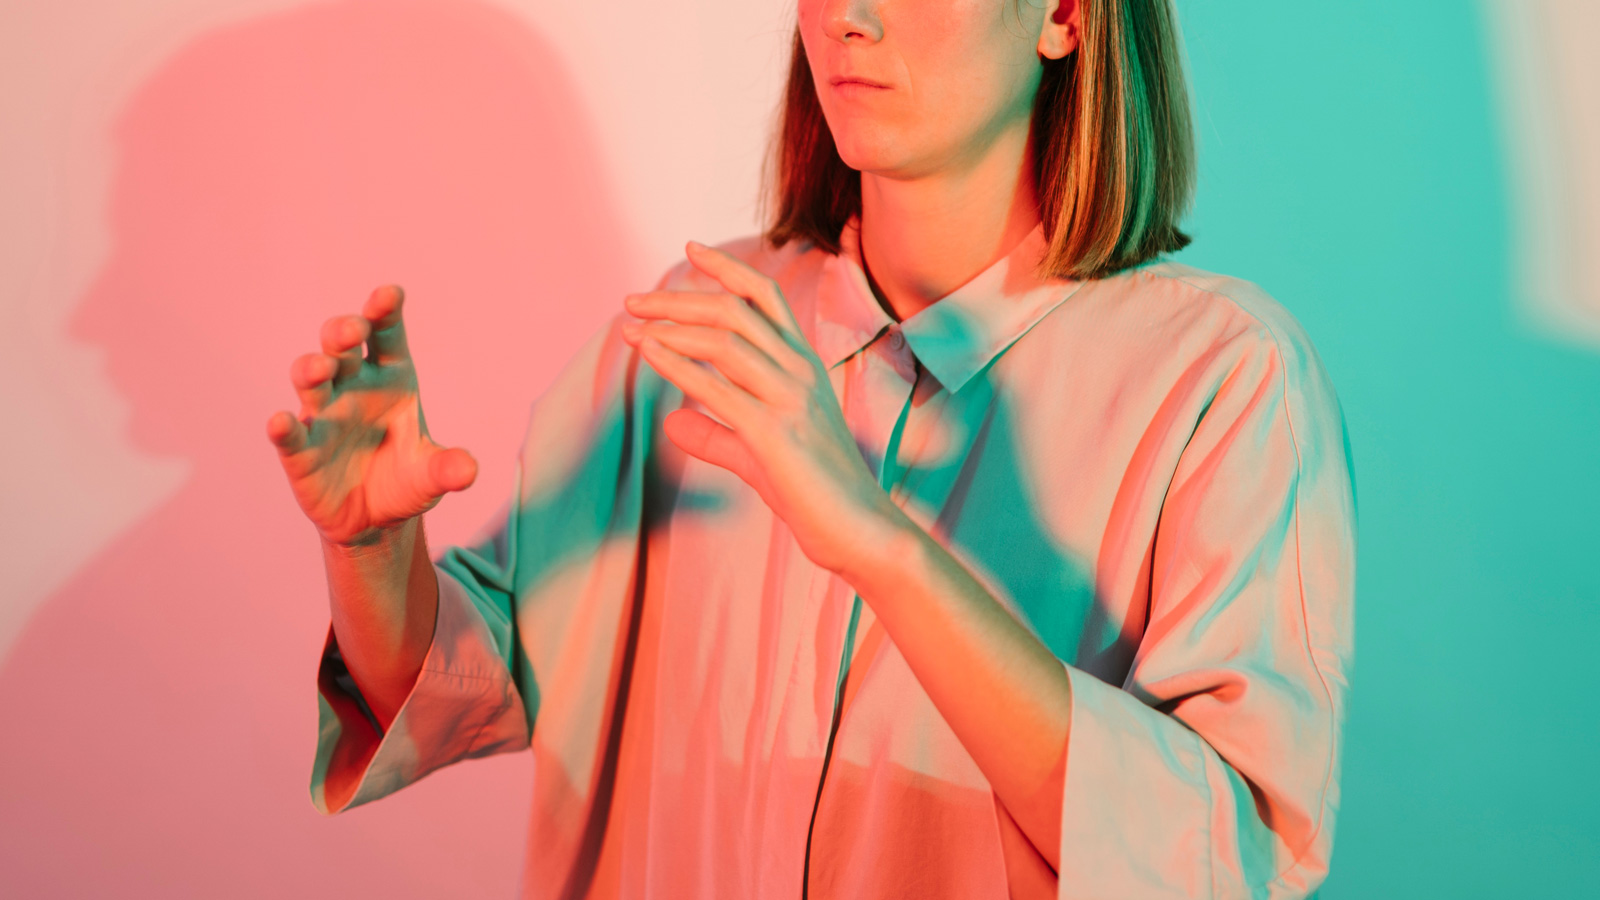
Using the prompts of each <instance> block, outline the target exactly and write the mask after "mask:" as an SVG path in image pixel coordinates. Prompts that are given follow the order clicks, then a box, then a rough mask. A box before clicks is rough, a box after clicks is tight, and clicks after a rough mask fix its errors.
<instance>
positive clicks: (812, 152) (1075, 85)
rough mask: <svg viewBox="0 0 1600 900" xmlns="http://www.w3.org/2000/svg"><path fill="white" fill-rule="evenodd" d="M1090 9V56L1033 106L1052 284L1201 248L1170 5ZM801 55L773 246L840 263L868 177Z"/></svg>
mask: <svg viewBox="0 0 1600 900" xmlns="http://www.w3.org/2000/svg"><path fill="white" fill-rule="evenodd" d="M1078 2H1080V3H1082V5H1083V12H1082V19H1083V34H1082V39H1081V40H1080V42H1079V45H1078V49H1077V51H1076V52H1074V53H1071V54H1068V55H1067V56H1066V57H1065V58H1063V59H1047V60H1044V61H1043V62H1044V72H1043V74H1042V75H1041V77H1040V82H1039V93H1038V95H1037V96H1036V97H1035V98H1034V102H1033V123H1032V129H1031V141H1032V155H1033V159H1034V190H1035V193H1036V195H1037V197H1038V200H1039V215H1040V218H1041V219H1042V221H1043V223H1044V234H1045V239H1046V240H1047V241H1048V242H1049V246H1050V249H1049V251H1048V252H1047V253H1046V255H1045V258H1044V261H1043V262H1042V263H1041V265H1040V268H1041V272H1040V274H1041V275H1047V276H1055V277H1063V278H1096V277H1100V276H1102V275H1108V274H1110V273H1112V272H1116V271H1118V270H1120V269H1125V268H1128V267H1129V266H1136V265H1138V264H1140V263H1143V262H1146V261H1148V260H1150V259H1151V258H1153V257H1155V256H1156V255H1158V254H1160V253H1169V252H1172V251H1175V250H1179V249H1182V248H1183V247H1184V246H1186V245H1187V244H1188V243H1189V236H1188V235H1186V234H1184V233H1183V232H1182V231H1180V230H1179V229H1178V219H1179V217H1180V216H1182V214H1183V212H1184V210H1185V209H1186V208H1187V207H1188V204H1189V198H1190V196H1191V194H1192V193H1193V190H1194V134H1193V131H1192V130H1191V125H1190V120H1189V97H1188V90H1187V88H1186V87H1185V84H1184V76H1183V63H1182V59H1181V49H1180V45H1179V39H1178V28H1177V17H1176V15H1175V14H1174V12H1173V10H1172V6H1171V0H1078ZM791 54H792V55H791V58H790V62H789V84H788V87H787V89H786V90H785V94H784V102H783V108H782V119H781V122H780V124H779V127H778V133H777V139H776V141H775V142H774V147H773V151H774V152H773V155H772V158H771V160H770V161H769V167H770V168H769V172H770V176H769V178H768V179H767V182H768V190H769V191H771V192H772V197H773V199H775V200H776V201H777V202H776V215H775V216H774V217H773V221H772V224H771V226H770V227H769V228H768V229H767V232H766V238H767V240H768V241H770V242H772V243H773V244H774V245H777V246H782V245H783V244H785V243H787V242H789V241H791V240H795V239H797V238H798V239H803V240H808V241H811V242H812V243H813V244H815V245H817V246H819V247H822V248H824V249H826V250H828V251H829V252H832V253H837V252H839V232H840V230H841V229H843V228H844V225H845V222H847V221H848V220H849V219H850V217H851V216H853V215H857V214H859V213H860V211H861V173H860V172H857V171H855V170H854V169H851V168H850V167H849V166H846V165H845V164H844V160H843V159H841V158H840V157H839V151H838V150H837V149H836V148H835V147H834V143H833V134H832V133H831V132H830V131H829V130H828V123H827V121H826V120H825V119H824V118H823V116H822V105H821V103H819V102H818V100H817V92H816V85H815V84H814V83H813V81H812V77H811V65H810V63H809V62H807V60H806V52H805V47H804V45H802V44H801V42H800V30H799V29H798V28H796V29H795V33H794V44H793V49H792V51H791Z"/></svg>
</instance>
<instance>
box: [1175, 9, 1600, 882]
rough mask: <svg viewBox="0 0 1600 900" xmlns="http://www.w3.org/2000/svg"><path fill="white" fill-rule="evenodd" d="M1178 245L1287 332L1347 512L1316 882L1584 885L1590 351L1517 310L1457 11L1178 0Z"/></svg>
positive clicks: (1599, 354) (1597, 427)
mask: <svg viewBox="0 0 1600 900" xmlns="http://www.w3.org/2000/svg"><path fill="white" fill-rule="evenodd" d="M1179 7H1180V13H1181V15H1182V18H1183V27H1184V32H1185V36H1186V40H1187V44H1188V52H1189V56H1190V64H1191V71H1192V74H1193V86H1194V91H1195V94H1196V97H1197V117H1196V124H1197V129H1198V133H1199V141H1200V190H1199V196H1198V200H1197V204H1196V207H1195V213H1194V215H1193V216H1192V217H1191V219H1190V220H1189V223H1190V226H1191V230H1192V233H1193V234H1194V236H1195V243H1194V246H1193V247H1192V248H1190V249H1189V250H1187V251H1185V252H1184V253H1183V254H1182V255H1181V257H1180V259H1181V260H1182V261H1184V262H1187V263H1190V264H1192V265H1196V266H1200V267H1203V268H1208V269H1214V270H1218V271H1223V272H1227V273H1229V274H1233V275H1238V276H1241V277H1244V278H1247V279H1249V280H1251V281H1255V282H1257V283H1258V284H1260V285H1262V286H1263V287H1264V288H1266V289H1267V290H1268V291H1269V292H1270V293H1272V294H1273V295H1275V296H1276V297H1277V298H1278V299H1280V300H1281V301H1283V302H1284V304H1285V305H1287V306H1288V307H1289V309H1291V310H1292V311H1293V312H1294V313H1295V314H1296V315H1297V316H1298V317H1299V318H1300V320H1301V321H1302V322H1303V323H1304V324H1305V326H1306V328H1307V330H1308V331H1309V332H1310V334H1311V336H1312V338H1313V340H1314V341H1315V342H1316V345H1317V347H1318V349H1319V350H1320V351H1321V354H1322V356H1323V359H1324V361H1325V362H1326V364H1327V366H1328V369H1329V371H1330V372H1331V373H1332V375H1333V379H1334V383H1335V385H1336V386H1337V388H1338V390H1339V394H1340V397H1341V399H1342V401H1343V404H1344V409H1345V413H1346V415H1347V417H1348V421H1349V429H1350V436H1351V444H1352V448H1353V451H1354V456H1355V470H1356V480H1357V495H1358V498H1359V512H1360V555H1359V579H1358V591H1357V619H1356V665H1355V672H1354V682H1353V683H1354V689H1353V693H1352V699H1351V710H1350V719H1349V726H1348V730H1347V732H1346V745H1345V765H1344V781H1343V783H1344V798H1343V804H1342V805H1343V810H1342V813H1341V816H1340V821H1339V831H1338V839H1337V842H1336V845H1335V851H1334V859H1333V873H1332V876H1331V877H1330V878H1329V880H1328V883H1327V886H1326V887H1325V889H1324V891H1323V893H1322V895H1321V896H1323V897H1324V898H1330V900H1343V898H1388V897H1406V898H1411V897H1415V898H1433V897H1441V898H1443V897H1448V898H1455V900H1460V898H1476V897H1483V898H1507V897H1579V896H1595V895H1596V893H1595V892H1596V891H1597V890H1600V888H1597V887H1596V886H1597V885H1600V852H1597V848H1600V775H1597V774H1596V765H1597V762H1600V690H1597V688H1596V682H1597V681H1600V675H1597V673H1596V665H1595V662H1594V661H1595V659H1596V657H1597V655H1600V654H1597V652H1596V645H1597V644H1600V348H1597V349H1595V350H1593V351H1585V350H1583V349H1578V348H1575V347H1573V346H1569V345H1562V344H1558V343H1556V342H1555V341H1552V340H1549V339H1547V338H1544V337H1541V336H1539V335H1537V334H1535V333H1533V332H1532V331H1531V330H1530V329H1529V328H1528V327H1526V326H1524V325H1522V324H1521V323H1520V319H1519V317H1518V314H1517V311H1516V309H1515V306H1514V303H1515V300H1514V292H1513V290H1512V286H1511V284H1510V278H1511V277H1512V275H1511V272H1512V267H1511V260H1510V254H1511V246H1512V243H1511V234H1510V231H1509V228H1510V225H1509V222H1508V212H1509V210H1510V209H1511V205H1510V198H1509V197H1508V196H1507V194H1506V192H1507V190H1508V189H1509V183H1510V181H1509V179H1508V177H1507V173H1506V172H1505V170H1504V164H1505V160H1504V158H1503V153H1502V150H1501V148H1502V141H1501V136H1500V134H1499V133H1498V129H1499V128H1500V117H1499V114H1498V111H1497V109H1496V107H1495V105H1494V104H1495V99H1494V98H1495V93H1494V91H1493V90H1492V85H1491V83H1490V80H1489V79H1490V78H1491V77H1492V71H1491V69H1490V66H1489V61H1488V59H1487V55H1486V52H1487V47H1488V46H1489V44H1488V41H1487V38H1486V35H1485V34H1484V33H1483V29H1484V28H1485V27H1486V26H1485V23H1484V21H1483V19H1482V18H1481V17H1480V9H1479V6H1478V4H1475V3H1464V2H1461V0H1431V2H1419V0H1411V2H1394V0H1387V2H1373V0H1364V2H1342V3H1319V4H1305V3H1284V2H1281V0H1272V2H1268V0H1227V2H1221V0H1192V2H1181V3H1180V4H1179Z"/></svg>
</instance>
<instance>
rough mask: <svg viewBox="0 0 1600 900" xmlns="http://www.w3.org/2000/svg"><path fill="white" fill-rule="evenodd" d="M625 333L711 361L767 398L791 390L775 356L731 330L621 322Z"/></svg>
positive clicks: (630, 337)
mask: <svg viewBox="0 0 1600 900" xmlns="http://www.w3.org/2000/svg"><path fill="white" fill-rule="evenodd" d="M622 334H623V336H624V337H625V338H626V339H627V340H628V342H629V343H635V344H636V343H638V342H639V341H641V340H643V339H644V338H645V337H646V336H648V337H652V338H655V339H656V340H658V341H660V342H661V343H663V344H665V345H666V346H667V347H669V348H671V349H673V350H676V351H677V352H678V353H680V354H682V355H683V356H686V357H688V358H689V359H697V360H701V361H703V362H708V363H710V364H711V365H713V366H715V367H716V369H717V371H718V372H721V373H722V377H724V378H726V379H728V380H729V381H731V382H733V383H734V384H735V385H736V386H738V387H741V388H743V389H744V390H746V391H748V392H749V393H750V394H751V395H753V396H755V397H756V398H757V399H759V400H762V401H764V402H767V403H773V402H777V401H778V400H780V399H781V398H783V397H785V396H787V394H788V393H789V391H788V387H789V384H790V382H789V380H788V379H787V377H786V376H787V373H785V372H784V371H783V370H782V369H780V368H778V364H777V363H775V362H773V361H772V357H770V356H768V355H766V354H765V353H762V352H761V351H760V350H757V349H756V348H755V347H752V346H751V345H750V342H749V341H747V340H745V339H744V338H743V337H742V336H741V335H738V334H735V333H734V332H732V331H727V330H724V329H721V328H709V327H705V326H700V325H677V324H673V323H670V322H645V323H634V322H629V323H627V324H625V325H623V326H622Z"/></svg>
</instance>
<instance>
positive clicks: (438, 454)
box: [428, 447, 478, 496]
mask: <svg viewBox="0 0 1600 900" xmlns="http://www.w3.org/2000/svg"><path fill="white" fill-rule="evenodd" d="M477 479H478V461H477V460H475V459H473V458H472V454H471V453H468V452H467V451H465V450H463V449H461V448H460V447H451V448H449V449H445V448H440V449H438V450H436V451H434V453H433V454H432V455H431V456H429V457H428V481H429V483H430V484H431V485H432V486H433V490H432V493H433V494H434V495H435V496H438V495H440V494H444V493H446V492H447V491H464V490H466V489H467V488H469V487H471V486H472V482H474V481H476V480H477Z"/></svg>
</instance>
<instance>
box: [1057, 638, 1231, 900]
mask: <svg viewBox="0 0 1600 900" xmlns="http://www.w3.org/2000/svg"><path fill="white" fill-rule="evenodd" d="M1067 675H1068V678H1069V679H1070V680H1071V682H1072V726H1071V727H1072V730H1071V732H1070V734H1069V735H1068V738H1067V769H1066V777H1065V789H1064V793H1063V796H1062V803H1061V866H1060V870H1059V871H1060V881H1059V894H1058V897H1059V898H1060V900H1067V898H1073V900H1076V898H1110V897H1122V898H1128V897H1139V898H1146V897H1148V898H1167V897H1170V898H1174V900H1178V898H1182V900H1193V898H1200V897H1210V896H1212V895H1213V890H1212V887H1213V885H1212V873H1211V848H1210V835H1209V834H1208V830H1209V825H1208V823H1209V819H1210V810H1209V807H1210V790H1209V788H1208V786H1207V780H1206V773H1205V769H1206V764H1205V751H1204V747H1203V742H1202V741H1201V739H1200V736H1199V735H1197V734H1195V733H1194V732H1193V731H1190V730H1189V729H1188V728H1187V727H1185V726H1184V725H1183V724H1182V723H1180V722H1178V721H1177V720H1176V719H1173V718H1172V717H1171V716H1167V715H1164V714H1162V713H1161V712H1159V711H1157V710H1154V709H1151V708H1150V707H1148V706H1145V705H1144V704H1143V703H1140V702H1139V701H1138V699H1136V698H1135V697H1134V696H1133V695H1132V694H1129V693H1128V692H1127V691H1124V690H1122V689H1120V688H1117V687H1113V686H1111V685H1109V684H1106V683H1105V682H1103V681H1101V680H1099V679H1098V678H1095V677H1094V676H1093V675H1090V674H1088V673H1086V672H1083V671H1081V670H1079V669H1075V668H1072V667H1070V666H1069V667H1067Z"/></svg>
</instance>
